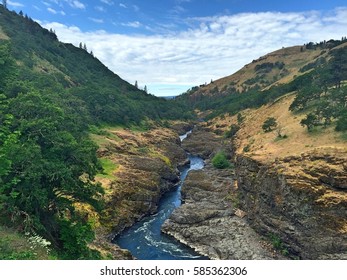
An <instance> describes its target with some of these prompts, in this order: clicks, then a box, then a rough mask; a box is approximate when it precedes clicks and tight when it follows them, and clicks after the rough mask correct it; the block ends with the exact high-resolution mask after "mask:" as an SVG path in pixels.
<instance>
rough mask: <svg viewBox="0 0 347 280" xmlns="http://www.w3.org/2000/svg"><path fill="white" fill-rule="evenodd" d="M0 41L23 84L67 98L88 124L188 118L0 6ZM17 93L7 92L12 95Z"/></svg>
mask: <svg viewBox="0 0 347 280" xmlns="http://www.w3.org/2000/svg"><path fill="white" fill-rule="evenodd" d="M0 13H1V17H0V34H1V35H0V40H1V42H0V43H1V44H5V43H7V44H9V46H10V49H11V55H12V56H13V58H14V59H15V60H16V64H17V66H19V67H18V71H17V76H18V79H19V80H21V81H23V82H24V81H25V82H26V85H28V84H29V85H30V86H32V87H34V88H36V89H39V90H42V91H48V90H49V89H51V90H53V91H55V92H59V93H62V92H64V93H66V94H73V95H75V96H76V97H78V98H79V99H80V100H82V101H83V103H84V104H85V106H86V107H87V109H88V113H89V114H90V116H91V120H92V121H93V122H94V123H104V122H106V123H112V124H125V125H127V124H129V123H139V122H140V121H141V120H144V119H146V118H150V119H157V120H159V119H161V118H177V117H180V116H183V117H184V116H188V115H187V114H186V113H185V112H186V110H185V109H184V108H182V106H179V105H178V104H177V102H174V101H172V102H169V101H166V100H164V99H162V98H156V97H154V96H152V95H149V94H147V93H146V92H144V91H142V90H139V89H137V88H136V87H135V86H133V85H131V84H129V83H127V82H126V81H124V80H122V79H121V78H120V77H119V76H118V75H116V74H114V73H113V72H112V71H110V70H109V69H108V68H107V67H106V66H105V65H103V64H102V63H101V62H100V61H99V60H98V59H97V58H96V57H94V56H93V55H92V54H90V53H89V52H88V51H87V50H86V49H84V48H77V47H75V46H73V45H71V44H64V43H61V42H59V41H58V40H57V36H56V35H55V34H54V32H53V31H49V30H46V29H44V28H42V27H41V26H40V25H39V24H38V23H36V22H34V21H33V20H32V19H31V18H30V17H28V16H23V15H17V14H16V13H15V12H10V11H8V10H6V9H4V8H3V7H2V6H0ZM21 90H22V89H21V88H18V89H17V90H15V89H14V90H13V92H12V96H15V95H16V94H18V93H19V92H20V91H21Z"/></svg>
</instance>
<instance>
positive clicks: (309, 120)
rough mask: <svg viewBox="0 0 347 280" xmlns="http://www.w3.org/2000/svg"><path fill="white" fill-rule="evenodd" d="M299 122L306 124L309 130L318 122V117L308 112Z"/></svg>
mask: <svg viewBox="0 0 347 280" xmlns="http://www.w3.org/2000/svg"><path fill="white" fill-rule="evenodd" d="M300 124H301V125H302V126H306V127H307V130H308V131H311V130H312V128H313V127H314V126H317V125H318V124H319V122H318V118H317V116H316V115H315V114H313V113H309V114H308V115H306V118H304V119H302V120H301V122H300Z"/></svg>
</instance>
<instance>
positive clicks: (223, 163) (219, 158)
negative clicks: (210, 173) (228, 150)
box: [212, 151, 230, 169]
mask: <svg viewBox="0 0 347 280" xmlns="http://www.w3.org/2000/svg"><path fill="white" fill-rule="evenodd" d="M212 165H213V166H214V167H215V168H218V169H225V168H229V167H230V162H229V161H228V160H227V158H226V156H225V153H224V152H222V151H220V152H218V153H217V154H216V155H215V156H214V157H213V159H212Z"/></svg>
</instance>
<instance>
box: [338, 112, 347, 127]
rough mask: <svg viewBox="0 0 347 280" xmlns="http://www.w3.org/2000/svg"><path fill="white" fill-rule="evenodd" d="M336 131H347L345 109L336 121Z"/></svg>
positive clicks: (346, 113)
mask: <svg viewBox="0 0 347 280" xmlns="http://www.w3.org/2000/svg"><path fill="white" fill-rule="evenodd" d="M336 131H347V110H345V111H344V112H343V113H342V114H341V116H340V117H339V119H338V121H337V123H336Z"/></svg>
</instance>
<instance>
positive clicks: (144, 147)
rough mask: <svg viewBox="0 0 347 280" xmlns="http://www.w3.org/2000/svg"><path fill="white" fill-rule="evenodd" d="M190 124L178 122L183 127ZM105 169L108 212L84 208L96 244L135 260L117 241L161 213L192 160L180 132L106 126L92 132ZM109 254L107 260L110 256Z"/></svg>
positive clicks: (100, 178)
mask: <svg viewBox="0 0 347 280" xmlns="http://www.w3.org/2000/svg"><path fill="white" fill-rule="evenodd" d="M187 126H188V127H189V125H188V124H186V123H182V124H179V123H178V124H176V127H177V129H180V130H183V129H184V128H186V127H187ZM92 139H93V140H94V142H95V143H97V144H98V146H99V149H98V157H99V158H100V160H101V163H102V165H103V168H104V172H103V173H101V174H98V175H97V176H96V180H97V181H98V182H99V183H101V184H102V186H103V188H104V190H105V195H104V200H105V210H104V211H103V212H102V213H95V212H92V211H90V210H89V209H83V210H84V211H85V212H86V215H88V218H89V219H90V220H91V221H92V222H93V225H94V228H95V232H96V239H95V241H94V242H93V243H92V244H91V245H90V247H91V248H93V249H97V250H99V251H101V252H104V254H103V255H105V256H106V257H107V256H108V257H110V258H112V259H131V258H133V257H132V255H131V254H130V253H129V251H127V250H123V249H121V248H120V247H119V246H117V245H115V244H111V241H112V240H113V238H114V236H116V235H117V234H119V233H120V232H122V231H123V230H124V229H126V228H129V227H130V226H132V225H133V224H134V223H136V222H137V221H139V220H141V219H143V218H144V217H146V216H148V215H152V214H154V213H156V212H157V210H158V205H159V201H160V199H161V198H162V196H163V195H164V194H165V193H167V192H169V191H171V190H173V189H174V188H175V187H176V185H177V184H178V182H179V171H178V168H177V167H179V166H182V165H184V164H186V163H187V157H186V153H185V151H184V150H183V149H182V148H181V146H180V145H181V144H180V139H179V137H178V133H177V132H176V130H173V129H168V128H163V127H154V128H152V129H150V130H147V131H141V130H136V129H134V130H129V129H123V128H113V127H110V128H104V129H103V130H100V131H98V133H95V134H93V135H92ZM108 257H107V258H108Z"/></svg>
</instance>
